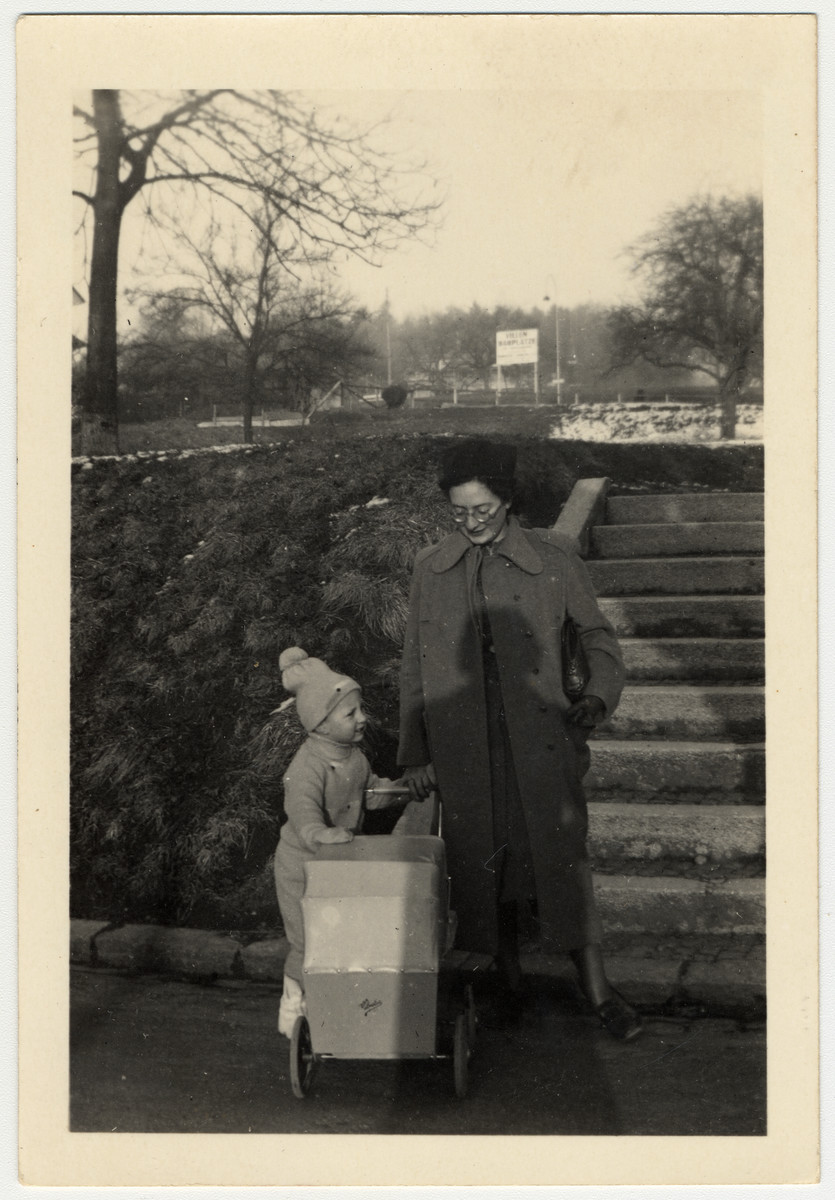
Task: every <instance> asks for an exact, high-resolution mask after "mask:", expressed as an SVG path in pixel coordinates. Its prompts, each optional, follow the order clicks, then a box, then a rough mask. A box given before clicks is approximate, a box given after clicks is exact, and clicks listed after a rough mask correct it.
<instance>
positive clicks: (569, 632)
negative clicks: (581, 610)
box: [561, 613, 591, 703]
mask: <svg viewBox="0 0 835 1200" xmlns="http://www.w3.org/2000/svg"><path fill="white" fill-rule="evenodd" d="M561 636H562V690H563V691H564V692H565V694H566V696H567V697H568V699H569V700H571V702H572V703H573V702H574V701H576V700H579V699H580V697H581V696H582V695H583V693H584V692H585V690H586V685H587V684H588V681H589V678H590V676H591V671H590V670H589V660H588V659H587V658H586V652H585V650H584V649H583V639H582V638H581V637H580V630H579V629H578V628H577V623H576V622H575V620H574V618H573V617H570V616H569V615H568V613H566V614H565V618H564V619H563V623H562V635H561Z"/></svg>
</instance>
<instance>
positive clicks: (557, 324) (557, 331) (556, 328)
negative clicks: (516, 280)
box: [543, 275, 562, 404]
mask: <svg viewBox="0 0 835 1200" xmlns="http://www.w3.org/2000/svg"><path fill="white" fill-rule="evenodd" d="M549 279H550V280H551V283H552V284H553V285H554V287H553V292H554V332H555V334H556V341H557V404H562V380H561V379H560V310H559V305H558V304H557V281H556V279H555V278H554V276H553V275H547V276H546V279H545V286H546V287H547V286H548V280H549ZM543 299H544V300H550V299H551V297H550V296H544V297H543Z"/></svg>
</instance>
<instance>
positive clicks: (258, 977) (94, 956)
mask: <svg viewBox="0 0 835 1200" xmlns="http://www.w3.org/2000/svg"><path fill="white" fill-rule="evenodd" d="M288 950H289V943H288V942H287V939H286V938H285V937H266V938H263V939H261V940H259V941H254V942H249V943H246V942H245V941H244V939H243V938H242V937H241V936H240V935H238V936H236V935H235V934H234V933H213V932H211V931H209V930H203V929H172V928H168V927H164V926H154V925H122V926H120V927H118V928H111V927H110V926H108V925H106V924H102V922H100V921H84V920H73V921H71V922H70V961H71V963H72V964H74V965H76V966H87V967H94V968H95V967H101V968H110V969H116V970H122V971H130V972H135V973H159V974H171V975H176V976H178V977H181V978H183V977H184V978H186V979H194V980H199V981H205V980H207V979H214V978H219V979H239V980H249V981H251V982H253V983H275V984H279V983H281V980H282V977H283V973H284V960H285V958H286V956H287V952H288ZM478 957H479V959H483V958H484V957H485V956H478ZM466 959H467V956H466V955H465V956H464V960H465V964H466ZM522 968H523V971H524V972H525V973H526V974H529V975H534V976H544V977H549V978H562V977H565V978H566V979H568V980H572V981H573V980H574V978H575V976H574V972H573V968H572V967H571V966H570V964H569V963H568V962H567V960H565V961H564V960H563V959H562V958H553V957H550V956H548V955H544V954H538V953H530V954H523V955H522ZM607 969H608V973H609V977H610V979H611V981H612V983H613V984H614V985H615V986H616V987H617V988H619V989H621V990H622V991H624V992H625V993H626V994H627V995H628V997H629V998H630V999H631V1000H632V1001H633V1002H635V1003H637V1004H640V1005H646V1006H649V1007H653V1008H658V1007H668V1008H675V1007H681V1006H686V1007H696V1008H701V1009H704V1010H705V1012H706V1013H708V1012H709V1013H711V1015H713V1014H716V1015H719V1014H721V1013H727V1012H737V1013H738V1012H745V1013H752V1012H756V1013H761V1012H764V1008H765V963H764V960H763V959H762V958H761V957H753V958H751V957H749V958H727V959H723V960H720V961H715V962H704V961H695V960H682V959H681V957H670V958H665V959H658V958H639V957H632V956H629V955H613V956H611V957H609V958H608V959H607Z"/></svg>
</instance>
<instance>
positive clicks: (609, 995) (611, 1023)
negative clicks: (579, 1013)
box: [571, 942, 641, 1042]
mask: <svg viewBox="0 0 835 1200" xmlns="http://www.w3.org/2000/svg"><path fill="white" fill-rule="evenodd" d="M571 958H572V960H573V962H574V965H575V966H576V967H577V970H578V972H579V974H580V983H581V985H582V988H583V991H584V992H585V994H586V996H587V998H588V1000H589V1003H590V1004H591V1006H592V1007H593V1008H594V1010H595V1012H596V1013H597V1015H598V1017H599V1018H600V1023H601V1025H602V1026H603V1028H604V1029H605V1030H606V1031H607V1033H610V1034H611V1035H612V1037H614V1038H617V1040H618V1041H620V1042H628V1041H630V1040H631V1039H632V1038H634V1037H637V1035H638V1034H639V1033H640V1032H641V1018H640V1016H639V1015H638V1013H637V1012H636V1010H635V1009H634V1008H633V1007H632V1005H631V1004H630V1003H629V1002H628V1001H627V1000H624V998H623V996H621V994H620V992H618V991H616V990H615V989H614V988H613V987H612V985H611V984H610V983H609V980H608V979H607V978H606V968H605V966H604V964H603V950H602V948H601V946H600V943H599V942H595V943H593V944H591V945H589V946H582V947H581V948H580V949H579V950H572V951H571Z"/></svg>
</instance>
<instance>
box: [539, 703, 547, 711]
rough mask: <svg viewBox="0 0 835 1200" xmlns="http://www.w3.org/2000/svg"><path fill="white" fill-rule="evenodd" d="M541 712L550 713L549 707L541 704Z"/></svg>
mask: <svg viewBox="0 0 835 1200" xmlns="http://www.w3.org/2000/svg"><path fill="white" fill-rule="evenodd" d="M539 711H540V712H547V711H548V705H547V704H540V706H539Z"/></svg>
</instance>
